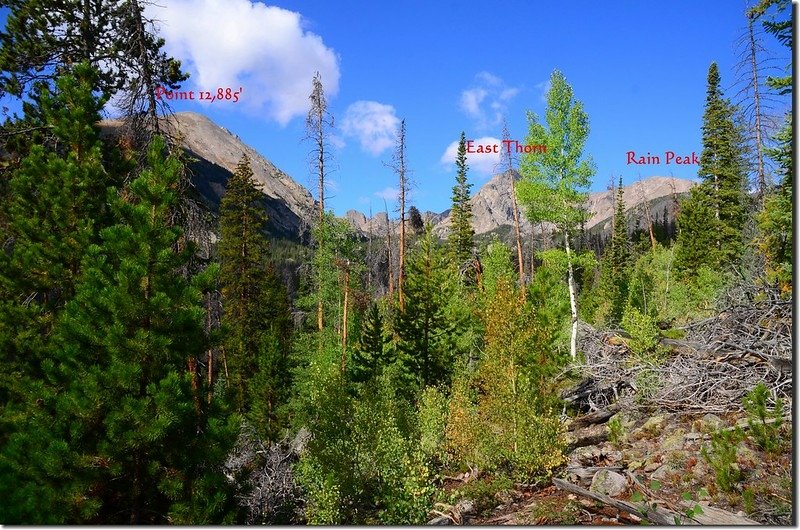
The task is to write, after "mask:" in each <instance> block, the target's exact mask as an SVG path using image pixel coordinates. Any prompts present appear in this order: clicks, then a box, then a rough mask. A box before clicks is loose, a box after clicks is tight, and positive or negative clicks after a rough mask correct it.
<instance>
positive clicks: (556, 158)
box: [517, 71, 594, 359]
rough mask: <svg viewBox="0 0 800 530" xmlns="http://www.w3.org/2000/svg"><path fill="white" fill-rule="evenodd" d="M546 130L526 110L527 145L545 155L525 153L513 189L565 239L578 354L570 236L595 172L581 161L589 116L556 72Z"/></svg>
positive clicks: (573, 350) (574, 351)
mask: <svg viewBox="0 0 800 530" xmlns="http://www.w3.org/2000/svg"><path fill="white" fill-rule="evenodd" d="M545 122H546V123H547V128H545V127H544V125H543V124H541V123H539V121H538V117H537V116H535V115H533V114H531V113H529V114H528V123H529V132H528V137H527V138H526V142H527V144H529V145H544V146H545V152H544V153H526V154H525V155H523V157H522V162H521V164H520V174H521V176H522V179H521V181H520V183H519V185H518V187H517V193H518V195H519V200H520V202H521V203H522V204H523V205H524V206H525V208H526V210H527V212H526V213H527V215H528V217H529V218H530V219H531V222H535V221H541V220H547V221H550V222H552V223H555V225H556V227H557V228H558V229H559V230H560V231H561V233H562V236H563V238H564V250H565V252H566V255H567V256H566V257H567V285H568V288H569V296H570V309H571V313H572V333H571V339H570V353H571V355H572V358H573V359H574V358H575V356H576V355H577V333H578V306H577V299H576V289H575V278H574V276H575V275H574V270H573V263H574V256H573V250H572V243H571V242H570V239H571V238H572V237H573V236H574V234H575V232H576V231H577V230H578V229H579V228H580V227H581V226H582V223H583V221H584V219H585V216H586V212H585V211H584V210H583V204H584V202H585V199H586V197H587V193H586V189H587V188H588V187H589V184H590V180H589V179H590V177H591V176H592V174H593V173H594V168H593V165H592V162H591V158H589V159H583V160H581V157H582V156H583V147H584V145H585V143H586V138H587V137H588V135H589V117H588V116H587V115H586V112H584V110H583V105H582V104H581V103H580V102H579V101H576V100H575V99H574V96H573V92H572V87H570V86H569V85H568V84H567V80H566V78H565V77H564V75H563V74H562V73H561V72H558V71H555V72H553V75H552V76H551V77H550V89H549V90H548V92H547V110H546V111H545Z"/></svg>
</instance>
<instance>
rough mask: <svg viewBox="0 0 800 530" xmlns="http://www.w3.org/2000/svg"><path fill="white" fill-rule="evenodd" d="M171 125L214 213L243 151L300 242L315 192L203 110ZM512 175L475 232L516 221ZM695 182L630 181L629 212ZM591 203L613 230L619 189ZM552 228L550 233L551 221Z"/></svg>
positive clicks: (275, 222) (381, 222)
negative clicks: (615, 196)
mask: <svg viewBox="0 0 800 530" xmlns="http://www.w3.org/2000/svg"><path fill="white" fill-rule="evenodd" d="M165 123H166V126H165V129H166V130H168V131H169V132H170V133H171V134H172V135H173V136H174V137H176V138H180V139H181V141H182V143H183V146H184V147H185V149H186V150H187V153H188V154H189V155H190V157H191V158H192V159H193V161H192V162H191V163H190V166H189V167H190V171H191V173H192V175H191V177H192V178H191V182H192V184H193V186H194V187H195V189H196V191H197V192H198V194H199V195H200V197H201V198H202V199H203V200H204V201H205V202H206V203H207V205H208V207H209V208H210V209H211V210H212V211H216V209H217V207H218V205H219V201H220V199H221V197H222V195H223V193H224V191H225V184H226V182H227V180H228V177H230V175H231V174H232V173H233V171H234V170H235V168H236V165H237V164H238V162H239V160H240V159H241V158H242V155H243V154H247V155H248V156H249V157H250V162H251V167H252V169H253V176H254V178H255V180H256V182H257V183H258V185H259V187H260V189H261V191H262V192H263V193H264V207H265V208H266V210H267V215H268V216H269V221H268V226H267V229H268V231H269V232H270V233H271V234H272V235H273V236H277V237H288V238H291V239H299V238H300V236H301V235H302V234H303V232H304V231H305V230H306V229H307V228H308V227H309V226H311V224H312V223H313V220H314V218H315V213H314V212H315V208H316V204H317V203H316V201H315V200H314V198H313V197H312V195H311V193H310V192H309V191H308V190H307V189H306V188H305V187H304V186H302V185H301V184H299V183H298V182H296V181H295V180H294V179H293V178H292V177H290V176H289V175H287V174H286V173H284V172H283V171H281V170H280V169H279V168H277V167H276V166H275V165H274V164H273V163H272V162H270V161H269V160H268V159H267V158H266V157H265V156H263V155H262V154H260V153H258V152H257V151H256V150H255V149H253V148H252V147H250V146H248V145H247V144H245V143H244V142H242V140H241V139H240V138H239V137H238V136H236V135H235V134H233V133H232V132H230V131H229V130H227V129H225V128H224V127H221V126H219V125H217V124H216V123H214V122H213V121H212V120H211V119H210V118H208V117H207V116H204V115H202V114H198V113H196V112H178V113H176V114H173V115H172V116H171V117H169V118H167V119H166V120H165ZM119 125H120V122H116V121H113V120H109V121H105V122H103V124H101V126H102V127H103V128H105V129H111V130H113V129H114V128H116V127H118V126H119ZM510 176H513V178H515V179H519V174H518V173H516V172H515V171H514V172H512V173H508V172H505V173H500V174H497V175H494V176H493V177H492V178H490V179H489V180H488V181H487V182H486V183H485V184H484V185H483V186H481V188H480V189H479V190H478V191H477V192H476V193H475V195H474V196H473V197H472V199H471V202H472V216H473V218H472V222H473V228H474V229H475V233H476V235H481V234H488V233H490V232H493V231H495V230H498V229H500V228H502V227H505V226H512V225H513V213H512V202H511V186H510V181H509V178H510ZM692 185H693V182H692V181H690V180H686V179H679V178H674V177H660V176H656V177H649V178H646V179H643V180H641V181H638V182H635V183H633V184H629V185H627V186H624V198H625V204H626V208H627V210H628V211H630V210H632V209H635V208H639V207H640V206H641V205H643V204H644V203H645V202H647V203H648V204H649V205H650V210H651V212H652V213H653V216H654V217H655V216H657V215H658V216H660V215H661V211H662V210H663V208H664V206H665V204H667V203H669V202H671V201H673V200H674V199H675V198H677V197H678V196H681V195H683V194H685V193H687V192H688V191H689V189H690V188H691V187H692ZM586 206H587V209H588V211H589V221H588V222H587V224H586V228H587V229H593V228H595V227H597V229H599V230H603V231H605V230H609V229H610V219H611V216H612V215H613V210H614V195H613V193H612V192H611V191H602V192H594V193H590V194H589V198H588V200H587V203H586ZM673 210H674V208H673ZM673 213H674V212H673ZM422 216H423V219H424V220H425V221H426V222H430V223H431V224H432V225H433V227H434V233H435V234H436V235H437V236H439V237H441V238H444V237H446V236H447V234H448V233H449V230H450V210H445V211H444V212H441V213H436V212H425V213H423V214H422ZM344 219H346V220H347V221H348V222H349V223H350V225H351V226H352V227H353V228H354V229H355V231H356V232H357V233H359V234H361V235H362V236H366V235H368V234H370V233H372V234H374V235H383V234H385V233H386V231H387V229H388V230H392V232H395V231H397V229H398V220H396V219H389V217H388V216H387V214H386V212H379V213H377V214H376V215H374V216H373V217H372V218H367V217H366V216H365V215H364V214H363V213H362V212H359V211H357V210H349V211H348V212H347V213H346V214H345V215H344ZM520 220H521V229H522V231H523V233H526V234H530V233H531V232H532V231H539V230H540V228H539V227H538V226H537V227H536V229H534V227H532V226H531V225H530V223H529V222H528V221H527V219H526V217H525V215H524V212H523V211H520ZM545 230H548V227H547V226H545Z"/></svg>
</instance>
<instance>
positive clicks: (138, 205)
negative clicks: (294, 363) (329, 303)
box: [3, 139, 238, 524]
mask: <svg viewBox="0 0 800 530" xmlns="http://www.w3.org/2000/svg"><path fill="white" fill-rule="evenodd" d="M179 174H180V167H179V163H178V162H177V161H176V160H175V159H174V158H171V157H170V158H168V159H165V158H164V143H163V141H162V140H160V139H157V140H155V141H154V142H153V145H152V147H151V148H150V151H149V153H148V168H147V169H146V170H145V171H143V172H142V173H141V174H140V175H139V176H138V177H137V178H136V179H135V180H134V181H133V182H131V184H130V186H129V187H128V189H127V190H126V192H125V193H124V194H123V195H122V196H115V197H114V198H113V199H112V203H113V210H114V213H115V217H116V218H117V220H118V223H117V224H115V225H113V226H111V227H109V228H106V229H104V230H103V231H102V232H101V237H102V241H101V242H100V243H99V244H96V245H93V246H91V247H90V248H89V250H88V251H87V254H86V256H85V258H84V260H83V271H82V274H81V277H80V281H79V283H78V285H77V288H76V294H75V298H74V299H73V300H71V301H70V302H69V303H68V304H67V307H66V309H65V311H64V314H63V316H62V317H61V318H60V319H59V320H58V322H57V325H56V330H55V345H54V347H53V348H52V351H51V352H50V353H51V359H50V360H49V361H48V362H47V363H45V364H44V372H45V379H44V380H43V381H42V382H41V385H39V388H38V389H37V388H32V389H31V390H32V391H37V390H38V392H36V393H34V394H32V395H31V400H30V401H31V405H30V407H29V410H28V411H27V422H26V423H25V428H24V429H22V428H21V429H19V430H18V431H17V432H15V433H14V434H12V435H11V437H10V439H9V442H8V444H7V445H6V447H5V448H4V452H3V456H4V463H5V464H7V466H8V468H7V469H9V470H10V474H11V475H12V477H13V478H14V482H13V484H15V486H14V490H13V491H12V492H11V496H10V498H8V497H6V501H5V502H8V505H9V506H11V507H12V510H11V514H12V515H11V516H10V517H9V519H4V520H14V521H21V522H27V523H31V522H50V523H54V522H57V523H83V524H86V523H105V524H122V523H160V524H165V523H169V522H172V523H179V524H180V523H183V524H186V523H206V524H208V523H212V522H223V521H226V520H227V521H231V519H230V517H231V516H232V515H233V514H234V505H233V497H232V495H230V491H229V485H228V483H227V480H226V479H225V477H224V476H223V475H222V472H221V465H222V462H223V461H224V459H225V457H226V456H227V453H228V451H229V450H230V448H231V446H232V443H233V441H234V440H235V437H236V434H237V432H238V420H237V418H236V417H235V416H230V415H228V414H227V413H225V412H224V410H223V409H221V408H220V403H219V400H214V401H212V402H211V403H207V402H206V401H205V399H202V397H204V396H205V395H206V392H205V390H204V389H203V388H202V384H201V382H199V381H198V380H196V379H195V374H194V373H193V371H192V370H191V369H187V367H189V366H191V364H192V360H193V359H196V358H198V357H200V356H201V355H203V353H204V352H205V350H206V348H207V344H206V339H205V335H204V330H203V321H204V311H203V307H202V303H201V294H200V290H199V289H198V287H197V286H198V285H199V284H201V283H206V282H208V281H209V279H208V277H207V276H209V275H213V274H215V270H216V268H213V267H212V268H211V269H210V270H208V271H207V273H205V275H203V276H200V277H196V278H195V279H194V281H193V283H194V284H193V283H190V282H189V281H187V280H185V279H184V278H183V277H182V276H181V274H180V273H179V272H178V271H179V270H180V268H181V267H182V266H183V265H185V263H186V262H187V260H188V259H189V256H190V254H191V252H192V249H191V248H185V249H184V250H182V251H176V250H175V249H176V246H177V243H178V240H179V238H180V236H181V234H180V229H179V228H177V227H175V226H171V225H170V222H169V217H170V215H169V213H170V210H171V208H172V206H173V205H174V203H175V201H176V200H177V193H176V191H175V190H176V186H177V183H178V179H179ZM204 276H205V277H204ZM37 396H40V397H37ZM45 433H46V434H45ZM23 457H24V460H23V459H22V458H23ZM5 478H7V477H4V479H5ZM3 482H5V480H3ZM4 493H8V492H4ZM55 499H58V500H57V501H56V500H55Z"/></svg>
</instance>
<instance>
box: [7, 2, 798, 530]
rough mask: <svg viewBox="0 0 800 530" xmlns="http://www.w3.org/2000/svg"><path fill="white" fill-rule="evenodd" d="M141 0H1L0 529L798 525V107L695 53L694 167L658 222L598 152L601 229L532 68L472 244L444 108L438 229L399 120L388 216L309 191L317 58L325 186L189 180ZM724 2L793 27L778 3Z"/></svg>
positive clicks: (235, 177)
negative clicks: (110, 110) (739, 92)
mask: <svg viewBox="0 0 800 530" xmlns="http://www.w3.org/2000/svg"><path fill="white" fill-rule="evenodd" d="M141 4H142V2H138V1H137V0H119V1H109V2H82V1H78V0H75V1H68V2H44V1H24V0H17V1H13V2H5V3H4V5H5V6H7V7H8V9H9V10H10V14H9V16H8V18H7V20H6V26H5V28H4V29H3V30H2V33H0V70H1V71H2V74H0V90H2V93H3V95H4V96H5V97H7V98H12V99H15V101H17V103H18V104H19V109H20V110H19V112H18V113H12V114H11V115H10V116H8V117H7V119H6V121H5V122H4V123H3V125H2V129H0V141H2V146H1V147H2V149H1V150H0V153H2V158H1V159H0V204H1V205H2V207H1V208H0V243H1V244H2V251H0V359H1V363H2V366H3V370H2V372H0V523H2V524H112V525H116V524H129V523H133V524H215V525H216V524H262V523H270V524H277V523H281V524H391V525H409V524H410V525H419V524H425V523H428V522H432V523H435V524H467V523H481V524H611V523H619V522H623V523H644V524H646V523H656V524H685V523H690V522H693V521H692V520H694V522H700V523H702V524H741V523H752V522H756V523H762V524H789V523H790V522H793V521H794V507H793V504H792V498H793V497H792V489H793V469H792V461H791V456H792V447H793V440H792V434H791V432H792V429H791V428H792V418H791V413H792V410H793V402H792V396H793V378H792V373H793V356H792V355H793V354H792V348H793V343H792V325H793V324H792V317H793V314H792V301H793V276H792V265H793V262H792V258H793V247H792V245H793V243H792V242H793V239H794V234H793V229H792V211H793V210H792V207H793V199H794V198H793V179H794V159H793V151H792V148H793V142H794V139H793V136H792V135H793V132H792V131H793V129H792V115H791V113H790V112H788V113H786V115H785V116H781V119H782V121H783V123H782V126H781V127H780V128H778V129H776V131H777V132H775V133H774V134H772V135H770V136H769V137H767V136H766V135H762V134H761V133H762V129H761V126H760V125H755V123H758V120H756V121H753V120H751V119H749V117H751V116H752V108H751V107H748V106H747V104H748V103H747V102H745V103H743V104H741V105H737V104H734V103H733V102H732V99H731V96H730V95H729V94H726V93H725V90H724V89H723V87H724V86H726V85H725V84H724V83H723V81H722V79H721V74H720V71H719V68H718V66H717V64H716V63H711V64H710V65H709V67H708V72H707V78H706V79H698V80H697V83H698V84H704V86H705V87H706V96H705V101H704V114H703V117H702V127H701V129H700V130H699V131H698V135H699V136H701V137H702V152H701V153H700V154H699V165H698V183H697V184H696V185H694V186H692V187H691V190H690V191H689V192H688V193H684V195H683V197H682V198H680V200H679V201H678V195H677V194H675V195H674V197H673V198H674V200H675V201H676V202H675V204H674V211H672V210H670V213H669V216H668V215H667V213H666V210H667V206H664V211H665V213H664V214H663V216H662V217H660V218H659V217H658V216H654V215H652V211H651V210H652V209H651V208H650V207H649V205H647V204H646V205H645V207H644V208H642V209H641V210H637V211H636V212H634V211H633V210H632V209H631V208H629V205H626V200H628V198H629V197H630V195H626V194H625V193H624V189H625V187H624V186H623V182H622V177H621V176H620V177H619V180H618V181H617V182H615V183H614V187H613V194H614V197H615V200H614V206H613V215H612V216H611V218H610V220H609V222H610V225H609V226H606V228H608V229H610V230H609V232H608V234H607V235H604V236H602V237H601V236H599V235H598V232H590V231H588V228H587V222H588V220H589V219H588V210H587V200H588V196H589V195H588V194H589V188H590V186H591V183H592V181H593V179H596V178H597V175H596V174H595V167H594V164H593V161H592V156H591V153H588V152H586V149H585V146H586V142H587V138H588V137H589V135H590V134H602V133H603V131H595V130H592V128H591V126H590V123H591V121H590V116H589V115H588V113H587V112H586V110H585V108H584V106H583V104H582V103H581V95H582V94H583V93H586V92H587V91H590V90H592V87H591V86H572V85H571V84H570V82H569V80H568V79H567V78H566V76H565V75H564V74H563V73H561V72H560V71H559V70H555V71H553V72H552V75H551V77H550V79H549V82H548V89H547V91H546V107H545V108H546V110H545V112H544V114H543V115H541V116H539V115H536V114H534V113H529V114H528V116H527V120H528V132H527V137H526V138H525V144H526V145H537V146H546V150H543V151H537V152H529V153H525V154H523V155H522V156H521V157H520V159H519V160H514V159H512V158H511V157H510V156H509V157H508V158H507V159H504V160H503V164H504V165H505V167H503V168H501V172H500V173H498V175H499V176H500V177H496V180H494V181H493V186H495V187H499V186H506V185H507V186H508V188H507V189H506V190H505V192H506V193H507V194H508V197H510V198H511V208H512V219H513V226H512V227H511V230H510V232H509V233H508V234H506V236H507V237H504V238H502V239H501V238H499V237H488V236H487V237H478V236H476V231H475V227H474V224H473V202H472V201H471V200H470V199H471V198H472V197H473V196H474V194H473V191H472V184H471V182H470V179H469V172H470V167H469V164H468V162H467V139H466V137H465V134H464V133H463V132H460V131H456V132H455V133H454V134H458V133H460V141H459V143H458V149H457V154H456V159H455V162H456V163H455V168H456V171H455V174H454V175H452V178H453V185H452V196H451V209H450V212H449V216H448V219H449V220H448V223H449V224H448V230H447V231H446V237H444V238H441V239H440V237H438V236H437V231H436V230H434V227H433V225H432V224H430V223H427V224H426V223H425V222H424V220H423V219H422V217H421V215H420V212H419V211H418V210H417V209H416V207H414V206H413V205H412V204H411V200H410V197H407V196H406V193H407V192H408V190H409V186H410V184H409V176H410V169H409V167H408V157H407V152H406V150H407V149H408V145H409V144H408V142H407V138H406V135H407V134H411V133H407V132H406V128H405V122H400V127H399V129H398V131H397V138H396V143H395V148H394V156H393V157H392V162H391V163H390V164H388V165H389V168H387V171H392V172H394V174H395V175H396V177H397V181H398V189H399V219H398V224H399V229H398V230H397V231H395V230H386V231H384V232H380V231H376V232H375V233H372V232H370V233H368V234H367V233H361V234H357V233H356V232H355V231H354V229H353V227H352V225H351V223H349V222H348V221H347V220H345V219H342V218H338V217H336V216H335V215H334V214H333V212H332V211H331V210H329V209H326V202H325V199H326V193H328V192H327V191H326V190H327V189H328V188H326V179H327V178H329V175H330V171H331V165H330V164H331V161H330V154H331V147H330V144H331V141H332V139H331V135H332V134H333V133H332V124H333V116H332V114H331V111H330V108H329V106H328V101H327V98H326V93H325V86H324V83H323V81H322V79H321V78H320V76H319V75H317V76H316V77H314V78H313V79H309V80H308V86H307V89H308V90H307V92H308V101H309V111H308V115H307V119H306V121H305V127H306V128H305V140H304V141H305V142H306V145H307V147H308V150H309V151H310V152H311V160H312V161H313V163H312V172H313V178H314V182H315V183H317V182H318V187H317V189H316V190H314V196H315V200H312V199H311V198H310V197H309V196H308V195H307V193H305V190H304V189H302V187H300V186H299V185H297V184H295V183H294V182H293V181H291V179H290V178H289V177H288V175H286V174H284V173H282V172H280V171H278V170H277V169H276V168H274V167H272V166H271V164H270V166H269V167H267V165H266V163H262V162H259V163H258V164H255V163H254V162H253V158H252V156H253V153H252V152H248V151H245V150H243V151H242V152H241V153H238V152H237V153H227V155H226V156H229V157H235V159H236V161H237V165H236V167H235V170H234V171H233V173H232V174H230V176H228V174H227V173H226V172H225V171H223V170H222V169H221V165H222V164H223V163H230V162H231V160H226V161H222V160H216V159H211V158H210V157H206V159H205V160H206V162H207V163H205V166H214V165H217V166H215V167H213V168H211V169H213V172H212V173H213V175H216V176H215V177H214V180H213V182H212V181H209V182H207V183H206V185H207V188H204V189H201V190H199V191H198V186H197V179H198V178H202V174H203V173H202V168H203V167H205V166H204V165H203V164H200V165H199V166H198V163H197V158H198V157H204V156H206V155H207V153H204V152H202V151H203V150H204V146H203V145H202V142H199V141H195V140H193V142H194V143H192V145H191V146H187V145H186V142H185V138H182V137H181V135H180V133H179V127H176V126H175V120H174V119H173V118H171V117H170V116H169V113H168V112H166V110H167V109H164V108H160V107H159V102H157V101H156V99H155V98H154V96H153V95H154V94H155V91H156V88H157V87H163V86H173V87H179V86H180V83H181V82H183V81H185V80H186V73H185V72H184V71H183V70H182V66H181V64H180V62H179V61H177V60H176V59H174V58H172V57H169V56H168V55H167V54H166V53H165V52H164V51H163V45H164V42H163V40H161V39H160V38H159V36H158V35H157V34H155V33H153V32H152V31H151V30H150V29H149V28H150V26H149V25H148V24H147V23H146V22H147V20H146V19H145V17H144V11H143V5H141ZM81 8H86V10H88V11H86V12H83V14H84V15H85V16H83V17H82V16H81V15H79V14H78V13H81V12H82V11H81ZM89 11H91V13H90V14H91V16H89V14H88V13H89ZM746 15H747V16H746V17H745V19H744V23H747V22H749V23H751V24H757V25H759V26H763V27H764V28H765V30H766V32H767V35H766V37H765V38H773V39H778V41H779V42H780V43H782V44H784V45H786V46H788V47H791V45H792V42H791V40H792V37H791V35H792V19H791V13H790V7H789V5H788V2H785V1H783V0H763V1H762V2H761V3H759V4H758V5H757V6H756V7H754V8H752V9H750V10H748V11H747V13H746ZM31 35H40V36H42V38H40V39H31V38H30V37H31ZM755 79H756V83H757V84H758V76H755ZM760 88H761V89H762V90H764V91H773V92H774V93H775V94H778V95H786V94H788V93H791V91H792V90H793V85H792V82H791V77H790V76H786V77H770V78H769V79H768V80H767V81H766V83H765V85H764V86H761V87H760ZM756 93H758V91H756ZM609 97H612V96H609ZM112 98H113V100H114V101H115V102H116V103H117V104H120V102H121V112H122V116H121V117H120V119H119V121H117V122H115V123H114V127H113V128H114V133H113V134H108V131H107V130H104V129H103V128H101V123H102V121H103V120H102V118H103V117H104V108H106V106H107V104H108V102H109V100H110V99H112ZM745 107H746V108H745ZM755 108H756V111H755V112H758V110H757V109H758V104H757V103H756V104H755ZM183 119H189V118H186V117H184V118H183ZM192 119H196V120H199V121H201V122H202V126H203V127H210V126H209V125H208V124H206V122H205V120H200V119H199V118H192ZM208 123H210V122H208ZM420 127H424V124H420ZM107 128H108V123H107V122H106V124H105V129H107ZM756 132H757V133H758V134H756ZM211 134H212V133H211V132H209V135H211ZM287 134H292V132H291V129H287ZM220 138H222V136H221V137H220ZM223 140H224V141H225V142H228V138H227V136H225V137H224V138H222V140H219V141H223ZM300 140H301V138H298V141H300ZM225 145H226V146H234V145H238V144H236V143H233V142H232V141H231V142H228V143H226V144H225ZM209 150H210V148H209ZM765 161H766V162H765ZM206 169H208V168H206ZM209 171H211V170H209ZM212 173H210V174H212ZM221 175H224V176H225V178H222V176H221ZM515 175H518V177H519V178H514V176H515ZM503 176H507V177H508V178H506V179H503V178H502V177H503ZM268 179H273V181H270V182H267V180H268ZM629 189H632V188H629ZM209 190H210V191H209ZM265 191H266V192H267V193H268V197H266V198H265V193H264V192H265ZM204 192H209V193H211V192H214V193H218V195H219V197H218V199H219V202H218V204H217V205H215V207H214V210H215V211H214V212H213V215H212V212H211V208H210V207H209V204H208V203H207V201H206V202H204V201H203V200H201V199H202V197H201V195H202V194H203V193H204ZM288 194H292V197H291V200H292V201H293V204H294V203H296V204H300V205H301V207H302V208H303V209H304V211H305V213H306V214H307V215H306V218H303V219H301V218H300V217H299V216H297V215H295V213H294V212H293V211H292V209H291V208H289V207H287V206H286V205H287V204H288V203H289V198H285V197H281V196H276V195H288ZM659 197H661V196H659ZM670 200H672V199H670ZM281 201H283V202H281ZM645 202H647V201H645ZM669 206H670V208H671V207H672V206H673V205H672V204H670V205H669ZM482 207H483V206H482ZM298 208H300V206H298ZM658 209H660V205H659V207H658V208H657V209H656V210H655V211H658ZM640 212H641V214H640ZM270 214H272V215H274V216H280V217H281V218H280V222H277V220H276V222H275V223H274V224H273V225H272V226H278V228H279V229H280V230H278V233H279V234H278V235H286V234H289V233H290V232H291V233H292V234H294V233H299V234H300V236H301V237H298V238H297V239H296V240H291V241H289V240H287V238H282V239H278V238H274V237H270V236H275V235H276V232H275V231H270V232H269V233H268V230H267V228H268V223H269V215H270ZM634 215H635V216H636V217H635V218H634V217H633V216H634ZM673 217H674V222H673ZM523 220H524V221H523ZM387 221H388V214H387ZM523 222H524V224H526V225H527V226H543V225H544V224H546V225H547V226H548V230H547V231H546V234H545V232H544V231H540V232H534V231H532V232H530V233H529V234H528V235H527V236H525V237H523V236H524V235H525V234H523V233H522V232H521V230H520V224H521V223H523ZM208 223H211V224H212V225H213V226H211V227H210V228H209V227H208V226H207V225H208ZM387 224H388V222H387ZM201 225H202V226H201ZM212 233H213V237H212V235H211V234H212ZM439 233H440V234H441V233H444V232H439ZM531 234H536V235H537V236H536V237H532V236H531ZM545 236H546V237H545Z"/></svg>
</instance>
